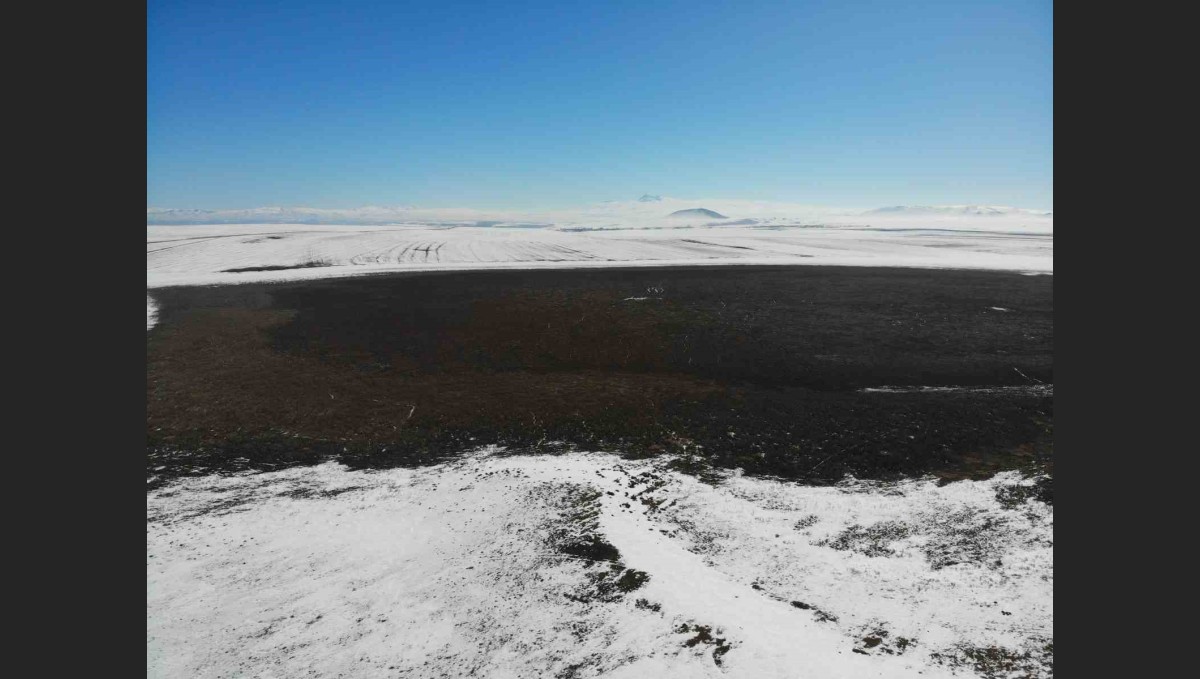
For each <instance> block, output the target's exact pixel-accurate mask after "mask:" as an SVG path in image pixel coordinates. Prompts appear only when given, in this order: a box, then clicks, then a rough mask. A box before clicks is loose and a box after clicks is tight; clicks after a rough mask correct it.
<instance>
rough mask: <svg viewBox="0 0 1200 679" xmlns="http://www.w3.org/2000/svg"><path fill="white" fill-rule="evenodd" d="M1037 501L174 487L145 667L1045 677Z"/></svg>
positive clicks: (482, 455)
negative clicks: (146, 665)
mask: <svg viewBox="0 0 1200 679" xmlns="http://www.w3.org/2000/svg"><path fill="white" fill-rule="evenodd" d="M1028 483H1030V482H1029V481H1020V480H1019V479H1018V478H1017V477H1016V476H1012V475H1007V474H1004V475H999V476H997V477H994V478H993V479H991V480H989V481H985V482H970V481H963V482H957V483H952V484H949V485H946V486H942V487H938V486H937V485H936V484H935V483H933V482H932V481H921V480H914V481H907V482H902V483H895V484H866V483H858V482H852V481H847V482H844V483H843V484H841V485H839V486H836V487H824V488H813V487H804V486H798V485H794V484H788V483H781V482H776V481H771V480H764V479H751V478H746V477H741V476H739V475H737V474H731V475H726V476H724V477H723V478H721V479H720V481H719V482H717V483H716V484H715V485H709V484H707V483H704V482H701V481H700V480H698V479H696V478H695V477H692V476H688V475H683V474H680V473H677V472H674V471H671V470H670V469H669V467H668V464H667V461H666V460H665V459H662V458H660V459H657V460H655V461H644V462H631V461H625V460H621V459H620V458H618V457H615V456H612V455H604V454H584V453H573V454H568V455H557V456H553V455H542V456H536V457H530V456H506V455H504V454H502V453H501V452H499V451H495V450H488V451H482V452H479V453H475V454H471V455H468V456H466V457H464V458H462V459H460V460H458V461H456V462H452V463H447V464H443V465H438V466H432V467H425V468H418V469H393V470H386V471H367V472H364V471H350V470H347V469H345V468H343V467H341V466H340V465H338V464H336V463H327V464H323V465H320V466H315V467H301V468H293V469H290V470H286V471H280V472H272V473H267V474H257V475H253V474H250V475H240V476H207V477H200V478H190V479H184V480H179V481H174V482H171V483H169V484H167V485H164V486H162V487H160V488H158V489H156V490H154V491H151V492H150V493H149V494H148V495H147V518H148V523H147V664H148V670H149V672H148V674H149V676H153V677H180V676H196V677H217V676H231V675H232V676H257V677H301V676H404V677H448V676H487V677H526V676H548V677H549V676H559V677H589V676H599V675H601V674H603V675H604V676H612V677H646V676H655V677H701V676H736V677H822V678H830V677H907V676H921V677H935V676H949V675H952V674H957V675H959V676H974V675H975V674H979V675H982V676H997V677H998V676H1010V675H1011V676H1035V677H1036V676H1049V675H1050V672H1051V669H1050V666H1049V662H1050V657H1051V656H1052V634H1053V632H1052V613H1053V611H1052V591H1053V590H1052V569H1053V510H1052V509H1051V508H1049V507H1047V506H1046V505H1044V504H1041V503H1039V502H1037V501H1031V500H1025V499H1024V496H1025V494H1023V493H1022V492H1020V491H1021V490H1022V488H1024V487H1026V486H1027V484H1028ZM592 559H599V560H595V561H594V560H592ZM1014 673H1016V674H1014Z"/></svg>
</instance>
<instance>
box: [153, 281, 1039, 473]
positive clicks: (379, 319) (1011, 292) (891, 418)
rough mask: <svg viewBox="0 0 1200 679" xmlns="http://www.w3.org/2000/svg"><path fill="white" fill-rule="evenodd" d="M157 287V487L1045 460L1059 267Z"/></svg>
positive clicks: (963, 469)
mask: <svg viewBox="0 0 1200 679" xmlns="http://www.w3.org/2000/svg"><path fill="white" fill-rule="evenodd" d="M151 294H152V296H153V298H154V300H155V302H156V303H157V306H158V324H157V325H156V326H155V327H154V328H153V329H152V330H150V331H149V333H148V336H147V474H148V477H149V478H151V479H153V480H154V483H155V485H156V484H157V483H159V482H161V481H162V480H165V479H169V478H172V477H175V476H179V475H190V474H197V473H207V472H210V471H214V470H218V471H220V470H241V469H277V468H280V467H284V466H290V465H294V464H310V463H315V462H320V461H322V460H325V459H329V458H335V459H339V460H341V461H342V462H344V463H346V464H348V465H350V466H352V467H356V468H383V467H394V466H408V465H419V464H426V463H429V462H434V461H438V460H441V459H445V457H447V456H451V455H453V454H455V453H457V452H460V451H462V450H464V449H467V448H475V447H479V446H482V445H487V444H499V445H504V446H508V447H509V448H510V449H513V450H522V451H525V450H532V451H543V452H554V451H556V450H563V449H570V448H579V449H604V450H612V451H614V452H619V453H622V454H625V455H628V456H634V457H643V456H653V455H661V454H668V453H670V454H679V455H682V458H681V462H680V465H681V466H682V467H684V468H685V469H688V470H690V471H695V472H696V473H703V472H704V470H706V469H709V468H711V467H713V466H716V467H724V468H733V467H740V468H742V469H744V470H745V472H746V473H749V474H769V475H776V476H781V477H786V478H791V479H797V480H802V481H805V482H809V483H831V482H836V481H837V480H840V479H841V478H842V477H843V476H845V475H846V474H853V475H854V476H856V477H858V478H878V479H888V478H896V477H899V476H908V475H922V474H936V475H938V476H940V477H942V478H944V479H946V480H953V479H957V478H982V477H986V476H989V475H991V474H992V473H995V472H996V471H1001V470H1005V469H1022V470H1025V471H1029V472H1031V473H1033V472H1039V473H1040V472H1051V473H1052V470H1053V460H1052V452H1053V444H1052V440H1053V388H1052V385H1053V277H1051V276H1025V275H1020V274H1016V273H1005V272H990V271H960V270H929V269H894V268H859V267H819V266H811V267H809V266H779V267H768V266H755V267H734V266H720V267H672V268H661V269H648V268H641V267H639V268H627V269H587V270H534V271H465V272H444V273H442V272H438V273H430V272H422V273H401V274H390V275H376V276H367V277H361V278H341V279H326V280H313V281H301V282H289V283H273V284H244V285H237V286H222V287H187V288H184V287H180V288H162V289H156V290H154V291H153V292H152V293H151ZM928 387H938V388H939V389H928ZM943 387H968V388H966V389H941V388H943ZM1022 387H1029V388H1022Z"/></svg>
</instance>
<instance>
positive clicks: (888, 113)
mask: <svg viewBox="0 0 1200 679" xmlns="http://www.w3.org/2000/svg"><path fill="white" fill-rule="evenodd" d="M1052 13H1053V6H1052V3H1051V2H1049V1H1046V0H1037V1H1032V0H1006V1H995V2H981V1H972V0H959V1H955V2H932V1H930V2H925V1H921V0H915V1H913V2H902V1H900V0H885V1H881V2H867V1H855V0H844V1H829V2H825V1H820V2H806V1H803V0H791V1H779V2H776V1H757V0H738V1H731V2H702V1H699V0H691V1H687V2H674V1H672V0H656V1H654V2H646V1H643V2H619V1H604V2H601V1H593V2H568V1H566V0H559V1H556V2H547V1H529V2H499V1H496V2H457V1H455V0H437V1H436V2H403V1H398V2H377V3H376V2H356V1H350V2H308V1H305V0H287V1H277V2H261V1H256V0H239V1H237V2H226V1H224V0H204V1H199V0H186V1H175V0H150V1H149V4H148V36H147V91H146V95H147V107H146V113H147V125H146V128H147V130H146V142H147V157H146V160H147V176H146V189H147V204H148V205H150V206H155V207H180V208H184V207H188V208H213V209H217V208H247V207H257V206H267V205H282V206H313V207H355V206H362V205H395V204H416V205H420V206H427V207H481V208H485V207H493V208H539V207H545V208H552V207H565V206H571V205H580V204H585V203H592V202H599V201H603V200H632V199H634V198H636V197H638V196H639V195H641V194H643V193H655V194H663V195H670V196H678V197H683V198H701V197H712V198H741V199H761V200H779V201H795V202H803V203H810V204H817V205H838V206H856V207H857V206H861V207H876V206H883V205H895V204H962V203H981V204H992V205H1013V206H1017V207H1029V208H1045V209H1052V208H1053V199H1054V193H1053V141H1054V137H1053V103H1054V102H1053V21H1052Z"/></svg>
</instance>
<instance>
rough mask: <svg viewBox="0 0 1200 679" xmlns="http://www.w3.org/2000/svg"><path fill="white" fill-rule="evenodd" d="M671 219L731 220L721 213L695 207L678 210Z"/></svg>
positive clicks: (672, 214)
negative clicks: (702, 218)
mask: <svg viewBox="0 0 1200 679" xmlns="http://www.w3.org/2000/svg"><path fill="white" fill-rule="evenodd" d="M668 216H669V217H704V218H706V219H729V217H726V216H725V215H723V214H721V213H720V212H714V211H712V210H709V209H707V208H702V207H694V208H691V209H688V210H676V211H675V212H672V213H671V214H670V215H668Z"/></svg>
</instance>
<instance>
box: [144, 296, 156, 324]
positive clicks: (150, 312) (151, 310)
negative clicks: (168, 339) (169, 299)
mask: <svg viewBox="0 0 1200 679" xmlns="http://www.w3.org/2000/svg"><path fill="white" fill-rule="evenodd" d="M156 322H158V305H157V304H155V303H154V298H153V297H151V296H150V295H146V329H147V330H149V329H150V328H153V327H154V324H155V323H156Z"/></svg>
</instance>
